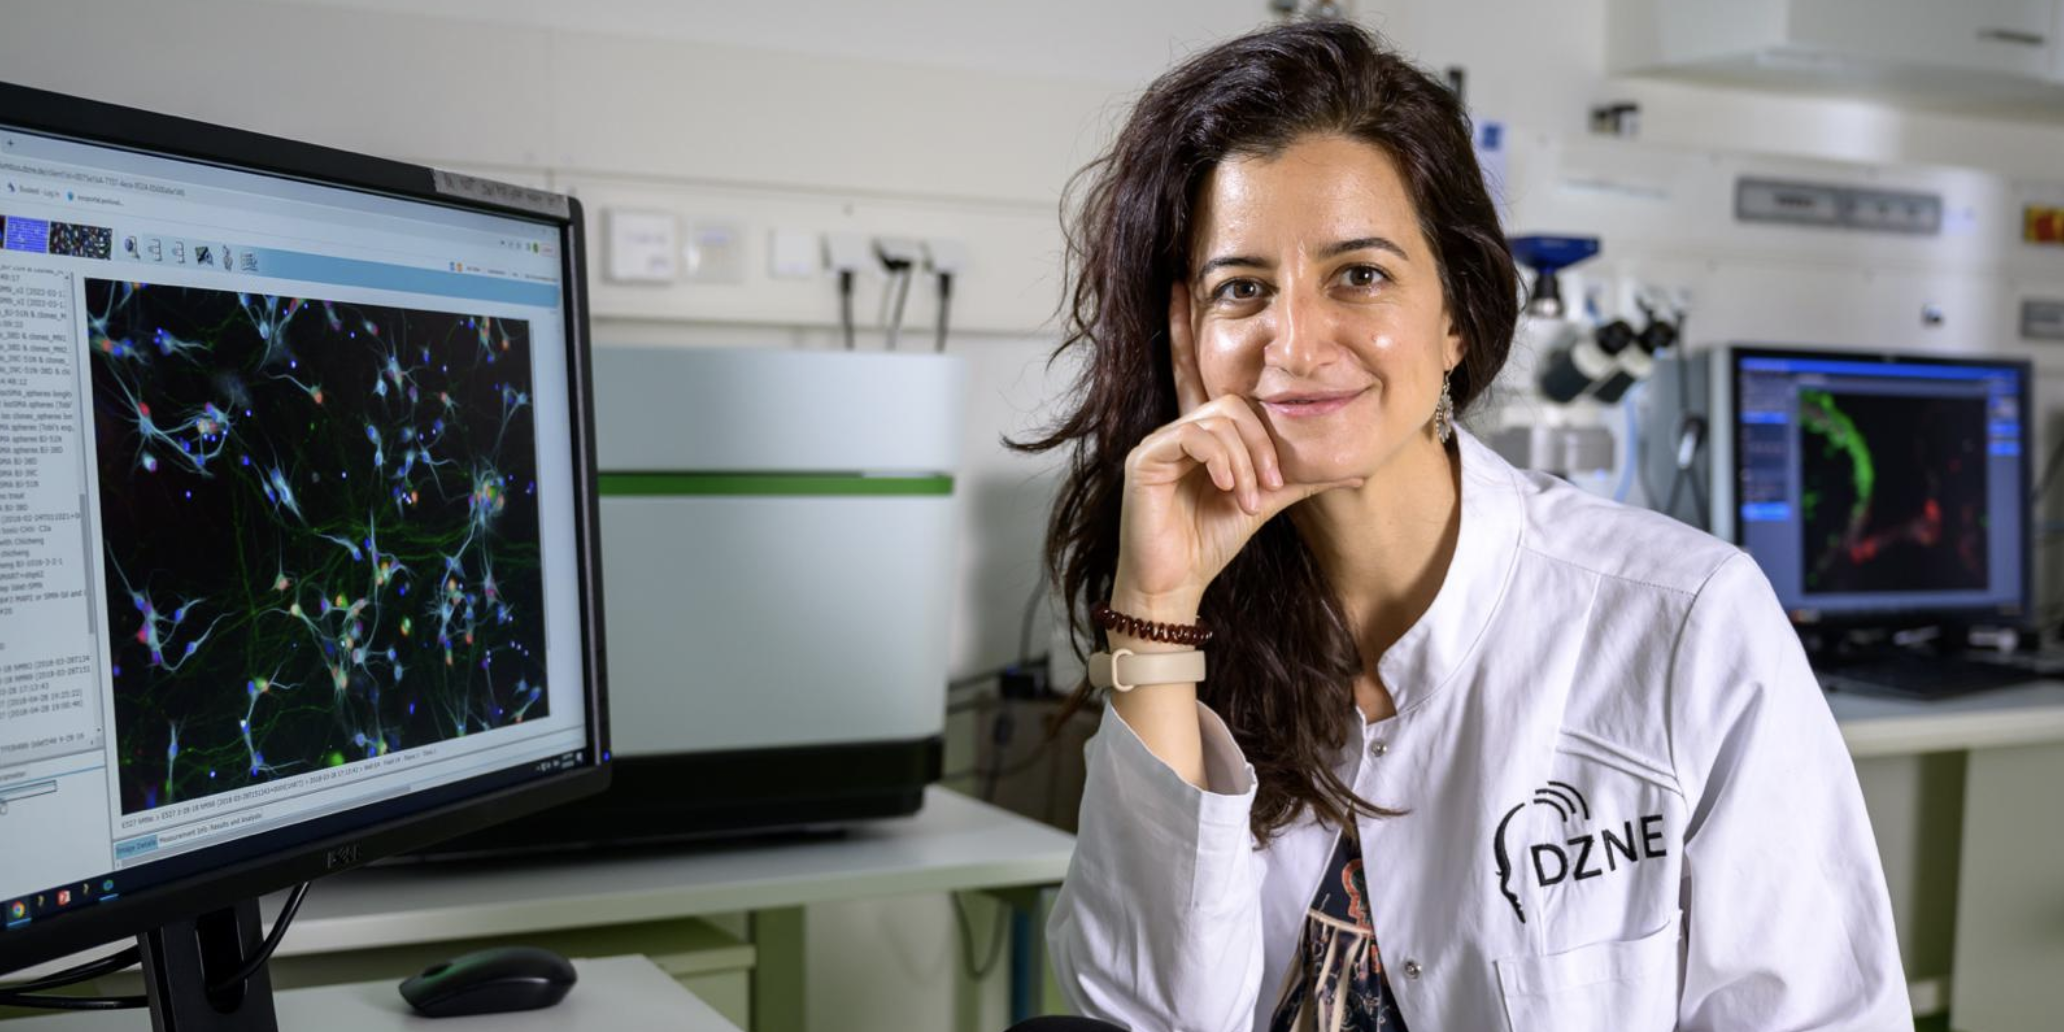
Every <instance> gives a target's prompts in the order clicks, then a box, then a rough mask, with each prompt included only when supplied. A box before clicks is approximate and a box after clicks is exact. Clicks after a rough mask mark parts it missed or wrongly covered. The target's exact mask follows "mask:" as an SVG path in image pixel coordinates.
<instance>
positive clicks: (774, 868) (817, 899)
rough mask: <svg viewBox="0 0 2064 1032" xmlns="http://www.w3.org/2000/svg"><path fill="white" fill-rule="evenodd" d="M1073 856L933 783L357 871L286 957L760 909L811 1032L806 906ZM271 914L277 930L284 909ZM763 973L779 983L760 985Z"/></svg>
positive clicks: (338, 883) (1071, 844)
mask: <svg viewBox="0 0 2064 1032" xmlns="http://www.w3.org/2000/svg"><path fill="white" fill-rule="evenodd" d="M1074 851H1075V839H1074V836H1071V835H1068V834H1066V833H1064V832H1060V831H1056V830H1054V829H1053V828H1050V827H1048V826H1046V825H1044V824H1040V823H1038V822H1036V821H1031V820H1027V819H1025V818H1023V817H1020V816H1018V815H1016V814H1013V813H1010V812H1009V811H1007V810H1002V809H999V808H997V807H994V806H990V805H989V804H987V803H983V802H980V801H978V800H975V799H971V798H968V797H967V796H964V795H961V794H960V793H957V792H953V791H950V790H948V789H944V788H941V787H939V786H936V785H934V786H932V787H930V788H928V789H927V790H926V792H925V805H924V809H923V810H921V811H919V812H918V813H917V814H916V815H914V816H911V817H899V818H892V819H888V820H881V821H870V822H866V823H863V824H860V825H858V826H855V827H854V828H852V829H851V830H850V831H848V832H847V833H846V834H845V835H843V836H841V837H839V838H835V839H824V840H816V841H801V842H785V843H778V844H747V845H730V846H710V847H704V848H700V849H693V850H690V849H680V850H670V851H664V852H661V851H650V850H647V851H640V852H633V853H609V852H601V853H594V852H589V853H578V854H570V855H562V856H549V857H542V858H534V859H522V860H514V861H501V862H494V863H478V862H473V863H439V864H410V865H394V866H385V867H371V868H364V869H361V870H357V871H352V872H349V873H347V874H344V875H340V876H338V877H335V878H329V879H326V880H324V881H322V882H319V883H317V885H316V886H315V888H314V890H313V891H311V892H310V893H309V894H308V899H307V902H306V903H305V904H304V905H303V906H302V908H301V913H300V916H299V917H297V918H295V920H294V928H293V931H292V932H291V933H290V934H289V935H288V936H287V937H286V939H285V940H283V941H282V942H281V944H280V950H279V952H280V954H281V955H282V956H293V955H297V954H311V953H333V952H339V951H347V950H359V949H370V948H376V947H391V946H396V945H403V944H414V943H424V942H440V941H447V940H453V939H466V938H475V937H480V936H520V935H526V934H532V933H537V932H545V931H554V930H560V929H572V928H587V927H595V926H602V925H619V924H635V923H643V922H650V921H660V920H666V919H669V918H681V917H696V916H701V915H707V914H718V913H737V912H740V911H753V912H755V914H754V939H755V941H756V944H757V945H758V947H759V951H760V956H759V960H758V965H757V967H756V968H755V971H756V977H755V979H754V983H755V989H754V993H753V996H754V1020H753V1023H754V1025H755V1026H756V1027H757V1028H759V1029H762V1030H765V1029H800V1028H801V1027H802V1017H803V1010H802V1008H803V993H802V991H801V990H802V987H803V981H802V974H801V973H802V970H803V951H802V908H803V907H804V906H806V905H808V904H811V903H827V902H833V901H839V900H851V899H862V898H868V897H877V896H891V895H900V894H905V893H919V892H923V893H938V892H957V891H968V890H983V891H990V892H995V891H996V890H1008V889H1027V890H1037V889H1040V888H1044V887H1047V886H1051V885H1056V884H1058V883H1059V882H1060V880H1061V877H1062V875H1064V874H1066V873H1067V870H1068V860H1069V858H1070V857H1071V856H1072V855H1073V854H1074ZM1034 898H1035V895H1034V894H1033V893H1023V894H1018V895H1015V896H1013V897H1011V899H1010V901H1011V902H1012V903H1013V905H1014V906H1015V907H1017V910H1018V917H1017V918H1016V920H1015V922H1014V923H1015V924H1016V926H1017V935H1016V944H1015V945H1016V949H1017V950H1018V952H1019V954H1020V957H1021V959H1024V960H1027V961H1030V963H1025V964H1019V965H1014V966H1013V968H1012V972H1013V980H1014V985H1013V987H1012V988H1013V992H1012V996H1013V999H1021V1000H1029V999H1031V998H1032V997H1033V994H1035V993H1036V992H1037V989H1036V987H1037V986H1038V984H1039V980H1041V979H1042V978H1043V975H1042V974H1041V970H1042V968H1041V966H1040V964H1039V961H1042V960H1043V958H1044V956H1045V951H1044V949H1043V948H1041V946H1040V938H1039V936H1037V935H1036V934H1031V931H1032V925H1034V924H1035V917H1036V909H1037V907H1036V906H1035V905H1034V903H1033V900H1034ZM267 903H268V906H267V911H268V913H267V920H268V921H270V912H271V910H272V908H273V907H276V906H277V903H278V900H277V899H273V900H268V901H267ZM1028 950H1029V953H1030V955H1029V956H1027V953H1028ZM762 972H764V973H765V976H766V977H758V973H762ZM1018 982H1028V983H1029V984H1026V985H1021V984H1015V983H1018ZM8 1032H13V1030H12V1028H11V1027H10V1028H9V1030H8Z"/></svg>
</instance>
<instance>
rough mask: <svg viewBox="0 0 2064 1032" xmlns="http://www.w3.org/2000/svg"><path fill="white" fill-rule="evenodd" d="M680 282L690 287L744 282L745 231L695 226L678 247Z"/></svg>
mask: <svg viewBox="0 0 2064 1032" xmlns="http://www.w3.org/2000/svg"><path fill="white" fill-rule="evenodd" d="M681 278H682V279H684V280H687V281H688V282H690V283H728V284H738V283H744V282H745V227H743V226H740V225H738V224H737V223H735V222H698V223H696V224H695V225H693V226H691V227H689V230H688V239H687V241H686V242H685V243H683V244H682V245H681Z"/></svg>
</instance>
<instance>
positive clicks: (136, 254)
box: [122, 233, 143, 258]
mask: <svg viewBox="0 0 2064 1032" xmlns="http://www.w3.org/2000/svg"><path fill="white" fill-rule="evenodd" d="M122 253H123V254H126V255H128V256H129V257H131V258H142V257H143V252H142V251H141V250H140V249H139V248H138V247H137V246H136V235H135V234H133V233H132V234H130V235H128V236H125V237H123V238H122Z"/></svg>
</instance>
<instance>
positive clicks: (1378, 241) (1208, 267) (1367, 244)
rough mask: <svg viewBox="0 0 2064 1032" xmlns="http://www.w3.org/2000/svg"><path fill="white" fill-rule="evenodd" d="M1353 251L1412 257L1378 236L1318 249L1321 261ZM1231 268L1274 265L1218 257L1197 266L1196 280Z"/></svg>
mask: <svg viewBox="0 0 2064 1032" xmlns="http://www.w3.org/2000/svg"><path fill="white" fill-rule="evenodd" d="M1354 251H1389V252H1390V253H1391V254H1394V255H1397V256H1398V257H1399V258H1402V259H1404V260H1405V261H1411V260H1412V257H1411V256H1410V255H1408V254H1406V253H1405V249H1404V248H1402V247H1399V246H1398V245H1397V244H1396V243H1394V242H1392V241H1391V239H1390V238H1389V237H1380V236H1366V237H1356V238H1354V239H1353V240H1338V241H1335V242H1333V243H1330V244H1327V245H1326V246H1325V247H1322V248H1320V249H1319V257H1320V258H1322V259H1324V258H1337V257H1339V256H1340V255H1343V254H1348V253H1350V252H1354ZM1232 267H1238V268H1244V269H1270V268H1274V267H1275V264H1274V263H1273V262H1270V261H1268V260H1267V259H1263V258H1256V257H1253V256H1252V255H1244V254H1226V255H1220V256H1218V257H1216V258H1213V259H1211V260H1210V261H1208V262H1205V263H1204V264H1203V265H1200V266H1198V267H1197V272H1196V278H1197V279H1203V278H1204V277H1206V276H1208V275H1210V274H1211V273H1213V272H1215V271H1217V270H1219V269H1224V268H1232Z"/></svg>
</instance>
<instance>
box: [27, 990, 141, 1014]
mask: <svg viewBox="0 0 2064 1032" xmlns="http://www.w3.org/2000/svg"><path fill="white" fill-rule="evenodd" d="M148 1006H150V998H149V997H147V996H17V995H15V994H14V993H0V1007H23V1008H27V1009H29V1010H68V1011H107V1010H139V1009H141V1008H144V1007H148Z"/></svg>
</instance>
